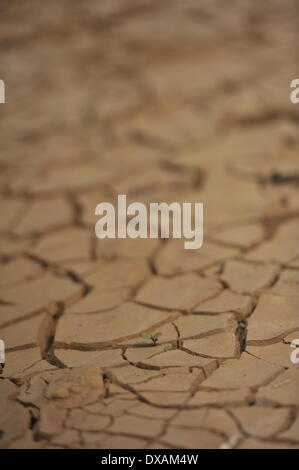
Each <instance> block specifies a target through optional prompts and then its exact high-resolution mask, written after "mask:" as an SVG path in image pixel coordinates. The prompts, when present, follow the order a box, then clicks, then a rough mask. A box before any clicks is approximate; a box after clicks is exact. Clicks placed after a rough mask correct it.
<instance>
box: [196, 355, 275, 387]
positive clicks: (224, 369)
mask: <svg viewBox="0 0 299 470" xmlns="http://www.w3.org/2000/svg"><path fill="white" fill-rule="evenodd" d="M282 370H283V368H282V367H279V366H276V365H274V364H270V363H268V362H264V361H261V360H260V359H257V358H255V357H253V356H250V355H249V354H246V353H243V354H242V356H241V357H240V359H229V360H228V361H226V362H224V363H223V364H221V366H220V367H219V368H218V369H217V370H216V371H215V372H214V373H213V374H212V375H211V376H210V377H209V378H208V379H207V380H206V381H205V382H204V387H205V388H212V389H220V390H221V389H238V388H242V387H252V388H256V387H259V386H261V385H263V384H264V383H267V382H269V381H271V380H273V379H274V378H275V377H276V375H277V374H278V373H279V372H280V371H282Z"/></svg>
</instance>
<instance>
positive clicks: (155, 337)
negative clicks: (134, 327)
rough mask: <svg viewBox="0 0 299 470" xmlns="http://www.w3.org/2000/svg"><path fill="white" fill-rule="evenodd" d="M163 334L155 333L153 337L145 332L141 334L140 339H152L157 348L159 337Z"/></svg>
mask: <svg viewBox="0 0 299 470" xmlns="http://www.w3.org/2000/svg"><path fill="white" fill-rule="evenodd" d="M161 335H162V333H154V334H153V335H151V334H150V333H147V332H146V331H145V332H143V333H140V335H139V336H140V337H141V338H143V339H150V340H152V342H153V345H154V346H155V345H156V344H157V341H158V338H159V336H161Z"/></svg>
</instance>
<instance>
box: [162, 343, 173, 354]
mask: <svg viewBox="0 0 299 470" xmlns="http://www.w3.org/2000/svg"><path fill="white" fill-rule="evenodd" d="M171 350H172V346H170V344H167V345H166V346H165V348H164V352H166V351H171Z"/></svg>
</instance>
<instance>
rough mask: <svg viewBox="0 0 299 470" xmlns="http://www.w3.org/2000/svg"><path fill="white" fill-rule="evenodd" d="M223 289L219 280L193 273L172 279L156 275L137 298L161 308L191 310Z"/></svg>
mask: <svg viewBox="0 0 299 470" xmlns="http://www.w3.org/2000/svg"><path fill="white" fill-rule="evenodd" d="M221 290H222V286H221V284H220V283H219V282H217V281H215V280H213V279H205V278H200V277H199V276H196V275H195V274H192V273H190V274H185V275H183V276H177V277H175V278H172V279H165V278H163V277H159V276H155V277H152V278H151V279H150V280H149V281H148V282H147V283H146V284H145V285H144V286H143V287H142V288H141V290H140V291H139V292H138V294H137V296H136V298H135V300H136V301H137V302H140V303H143V304H147V305H153V306H156V307H159V308H166V309H169V310H188V311H189V310H191V309H192V307H195V306H196V305H198V304H199V303H200V302H202V301H204V300H207V299H209V298H212V297H214V296H215V295H217V294H218V293H219V292H221Z"/></svg>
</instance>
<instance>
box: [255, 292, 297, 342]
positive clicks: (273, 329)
mask: <svg viewBox="0 0 299 470" xmlns="http://www.w3.org/2000/svg"><path fill="white" fill-rule="evenodd" d="M298 311H299V297H282V296H279V295H271V294H262V296H261V297H260V300H259V303H258V305H257V307H256V309H255V311H254V313H253V314H252V316H251V317H250V318H249V320H248V337H247V343H248V344H250V345H254V344H259V343H266V342H267V341H268V342H269V341H271V340H274V339H278V338H282V337H283V336H285V335H287V334H288V333H291V332H292V331H295V330H297V329H298V330H299V315H298Z"/></svg>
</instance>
